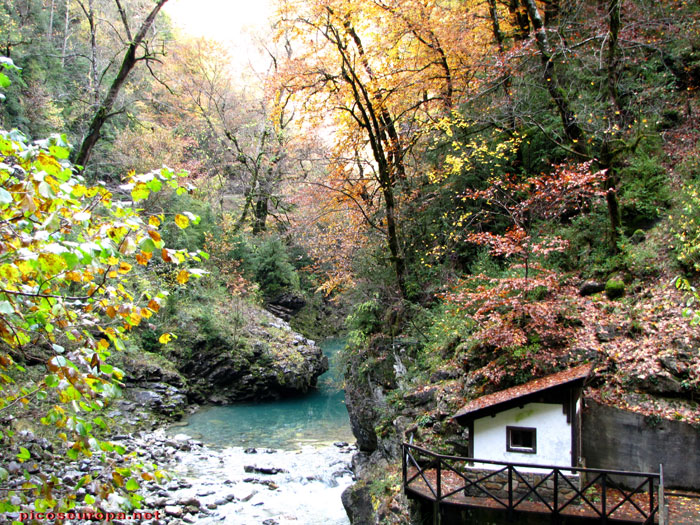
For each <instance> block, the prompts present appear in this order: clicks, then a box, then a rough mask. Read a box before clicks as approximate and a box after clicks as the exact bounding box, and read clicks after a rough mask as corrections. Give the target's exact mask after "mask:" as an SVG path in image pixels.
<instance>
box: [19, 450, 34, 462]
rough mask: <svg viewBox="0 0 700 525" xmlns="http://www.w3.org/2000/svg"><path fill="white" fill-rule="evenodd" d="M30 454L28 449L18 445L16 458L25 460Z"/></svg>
mask: <svg viewBox="0 0 700 525" xmlns="http://www.w3.org/2000/svg"><path fill="white" fill-rule="evenodd" d="M31 457H32V455H31V454H30V453H29V451H28V450H27V449H26V448H24V447H19V454H17V458H18V459H21V460H22V461H26V460H27V459H29V458H31Z"/></svg>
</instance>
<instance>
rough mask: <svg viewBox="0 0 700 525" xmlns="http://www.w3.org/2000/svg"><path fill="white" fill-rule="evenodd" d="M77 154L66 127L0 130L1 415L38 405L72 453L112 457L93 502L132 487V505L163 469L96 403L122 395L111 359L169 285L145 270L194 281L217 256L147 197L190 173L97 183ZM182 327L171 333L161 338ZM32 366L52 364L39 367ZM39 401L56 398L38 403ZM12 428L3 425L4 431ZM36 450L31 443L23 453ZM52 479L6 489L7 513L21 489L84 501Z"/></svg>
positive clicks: (46, 504)
mask: <svg viewBox="0 0 700 525" xmlns="http://www.w3.org/2000/svg"><path fill="white" fill-rule="evenodd" d="M69 154H70V145H69V144H68V143H67V141H66V138H65V136H58V135H56V136H53V137H51V138H49V139H47V140H43V141H37V142H34V143H29V142H28V141H27V139H26V138H25V137H24V136H23V135H22V134H21V133H19V132H17V131H11V132H7V131H0V416H5V415H8V414H12V413H13V411H14V410H16V409H18V408H19V407H21V406H22V405H26V406H27V408H28V409H30V410H32V413H31V415H32V417H35V418H36V419H38V420H40V421H41V423H42V424H44V425H46V426H49V427H52V428H54V429H55V431H56V432H57V435H58V438H60V439H61V440H62V441H63V446H64V453H65V455H66V456H67V457H68V458H70V459H77V458H78V457H79V456H80V455H85V456H88V457H89V456H92V455H95V454H100V455H101V457H102V458H103V461H104V465H105V469H104V471H103V472H102V473H101V474H100V476H99V477H100V478H101V479H100V480H99V483H98V481H97V479H94V480H93V479H92V478H90V476H87V477H84V478H81V480H80V481H78V484H80V485H85V484H86V483H98V485H99V487H98V486H97V485H96V487H95V490H94V491H93V493H94V494H96V497H94V496H92V495H90V494H88V495H86V497H85V503H86V504H96V505H100V503H101V502H102V503H105V502H106V501H107V498H108V497H109V495H110V494H111V493H114V492H120V491H121V492H122V493H123V498H124V502H125V504H126V505H127V506H137V505H138V504H139V498H140V497H139V496H138V495H137V494H135V492H134V491H135V490H136V489H137V488H138V486H139V485H138V482H137V481H136V479H137V476H138V477H140V478H141V479H152V478H153V475H154V474H151V473H149V472H141V473H138V472H137V470H136V469H133V468H132V467H129V466H128V465H127V464H125V462H124V460H123V458H121V457H120V454H123V452H124V450H123V447H120V446H117V445H113V444H111V443H109V442H106V441H99V440H98V437H99V435H100V434H101V432H100V429H101V430H106V429H107V424H106V423H105V421H104V420H103V419H102V418H101V417H99V416H96V414H95V412H96V411H99V410H101V409H102V408H104V407H105V406H106V405H107V404H108V403H109V401H110V399H111V398H113V397H114V396H116V395H117V394H118V393H119V387H120V386H121V383H120V381H121V379H122V377H123V372H122V371H121V370H119V369H118V368H117V367H115V366H112V365H110V364H109V363H108V362H107V361H108V359H109V357H110V354H111V352H112V351H114V350H117V351H119V350H124V349H125V341H126V340H127V339H128V337H129V335H130V333H131V331H132V330H133V329H134V328H135V327H137V326H139V325H140V324H141V323H142V322H147V321H146V320H148V319H149V318H150V317H151V316H153V315H154V314H155V313H157V312H158V310H159V309H160V308H161V305H162V303H163V302H164V299H165V296H166V295H167V292H166V291H165V290H160V289H158V288H157V287H156V286H155V285H154V284H153V282H152V281H153V280H152V279H136V278H135V276H137V274H138V273H139V269H141V271H145V270H147V269H148V267H149V265H152V264H153V263H154V262H155V261H157V260H159V259H160V260H162V261H163V263H169V264H172V265H177V266H178V267H181V268H180V269H178V270H177V280H178V282H180V283H181V284H184V283H186V282H187V281H188V280H189V279H190V277H192V276H195V277H198V276H201V275H202V274H203V273H204V272H203V271H202V270H198V269H195V268H190V267H189V264H190V263H191V262H192V261H200V260H201V257H206V254H204V253H203V252H199V253H192V252H187V251H186V250H173V249H169V248H168V247H166V246H165V243H164V241H163V240H162V239H161V235H160V233H159V227H160V226H161V224H162V223H163V221H164V220H165V216H164V214H155V213H146V212H145V211H144V210H143V209H140V208H139V207H138V206H139V203H140V202H143V201H145V200H146V199H148V197H149V196H150V195H151V194H153V193H157V192H159V191H162V190H164V189H165V188H167V187H169V188H171V191H177V192H184V191H187V190H186V189H185V188H182V187H180V185H179V183H178V181H177V178H178V177H179V176H180V175H182V174H175V173H173V172H172V171H170V170H168V169H166V168H163V169H161V170H159V171H154V172H151V173H147V174H143V175H136V174H134V173H130V174H129V175H128V177H127V178H126V180H125V181H124V184H122V185H121V186H120V187H119V188H118V190H115V191H116V192H118V194H117V195H115V194H113V193H112V191H110V189H109V188H107V186H106V185H105V184H103V183H98V184H96V185H94V186H89V185H86V182H85V179H84V178H83V177H82V176H80V175H78V174H76V172H75V170H74V167H73V166H72V164H71V163H70V162H69V161H68V160H67V159H68V156H69ZM198 221H199V218H198V217H196V216H195V215H193V214H191V213H189V212H183V213H182V214H176V215H175V217H174V222H175V224H176V225H177V226H178V227H179V228H181V229H184V228H186V227H187V226H188V225H189V224H190V223H196V222H198ZM170 337H171V334H163V335H162V336H161V342H164V343H165V342H167V341H168V340H169V339H170ZM27 365H42V366H43V367H45V372H44V373H42V374H40V376H38V377H37V375H36V374H30V373H29V371H28V370H27V369H26V368H25V366H27ZM34 400H38V401H42V402H43V403H41V404H40V405H39V406H42V407H47V408H44V409H42V410H39V409H37V408H36V405H35V404H34V403H33V401H34ZM95 416H96V417H95ZM11 435H12V434H11V432H9V431H8V432H7V435H4V434H3V433H0V440H9V439H10V437H11ZM8 442H9V441H8ZM5 446H7V443H3V447H5ZM25 452H26V453H25ZM30 458H31V456H30V453H29V452H28V451H26V449H25V450H20V454H19V455H17V457H16V459H17V460H19V461H20V462H25V461H28V460H30ZM151 470H152V471H154V472H156V473H157V469H154V468H151ZM20 475H21V474H20ZM8 477H9V476H8V471H7V470H6V469H4V468H2V467H0V489H5V490H7V488H6V486H5V482H6V481H8ZM45 478H46V479H44V481H43V486H38V484H36V483H29V484H28V485H27V487H24V488H25V490H23V491H22V492H21V493H20V494H15V493H14V492H13V491H12V490H9V491H8V492H0V511H5V512H11V511H16V510H18V509H19V506H18V505H16V504H14V503H16V502H17V500H16V497H18V496H19V497H20V498H21V500H22V502H23V503H27V502H29V501H30V499H29V498H31V497H32V496H34V497H35V498H36V499H35V500H33V503H34V505H35V508H36V509H37V510H39V509H41V508H50V509H54V510H63V509H69V508H72V507H74V506H75V504H76V501H75V498H76V496H75V491H73V494H69V495H67V496H65V497H63V499H61V498H60V497H58V496H56V495H55V494H54V493H53V492H52V490H55V489H56V488H57V487H59V486H60V481H59V480H58V479H55V476H51V477H48V476H45ZM87 478H90V479H87ZM10 481H11V479H10ZM73 488H74V489H77V487H73ZM88 496H89V498H88ZM3 498H7V499H3ZM57 498H58V499H57ZM95 498H97V499H95ZM11 501H14V503H11Z"/></svg>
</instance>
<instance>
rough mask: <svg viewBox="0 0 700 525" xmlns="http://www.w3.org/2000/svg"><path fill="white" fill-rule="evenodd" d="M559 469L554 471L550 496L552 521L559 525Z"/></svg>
mask: <svg viewBox="0 0 700 525" xmlns="http://www.w3.org/2000/svg"><path fill="white" fill-rule="evenodd" d="M558 492H559V469H554V494H553V495H552V511H553V512H554V515H553V518H552V521H553V522H554V523H559V494H558Z"/></svg>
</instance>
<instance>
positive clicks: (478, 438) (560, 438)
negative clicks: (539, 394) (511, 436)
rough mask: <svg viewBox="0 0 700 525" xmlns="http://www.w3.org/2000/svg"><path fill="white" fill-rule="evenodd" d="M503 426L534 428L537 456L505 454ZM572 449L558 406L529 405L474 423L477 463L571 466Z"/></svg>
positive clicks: (569, 427)
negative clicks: (479, 461) (498, 462)
mask: <svg viewBox="0 0 700 525" xmlns="http://www.w3.org/2000/svg"><path fill="white" fill-rule="evenodd" d="M506 426H516V427H531V428H536V429H537V442H536V445H537V446H536V451H537V453H536V454H528V453H522V452H508V451H507V449H506ZM571 447H572V443H571V424H570V423H567V422H566V414H564V413H563V410H562V405H561V404H550V403H528V404H526V405H525V406H524V407H523V408H511V409H510V410H506V411H504V412H499V413H498V414H496V415H495V417H491V416H485V417H482V418H480V419H477V420H475V421H474V458H476V459H489V460H493V461H507V462H511V463H530V464H533V463H534V464H540V465H562V466H570V465H571Z"/></svg>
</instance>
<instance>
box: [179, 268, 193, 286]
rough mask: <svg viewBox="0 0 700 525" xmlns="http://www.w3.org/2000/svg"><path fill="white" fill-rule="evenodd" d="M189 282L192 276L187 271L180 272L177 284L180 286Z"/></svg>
mask: <svg viewBox="0 0 700 525" xmlns="http://www.w3.org/2000/svg"><path fill="white" fill-rule="evenodd" d="M189 280H190V274H189V273H188V272H187V270H180V272H179V273H178V274H177V282H179V283H180V284H185V283H186V282H187V281H189Z"/></svg>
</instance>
